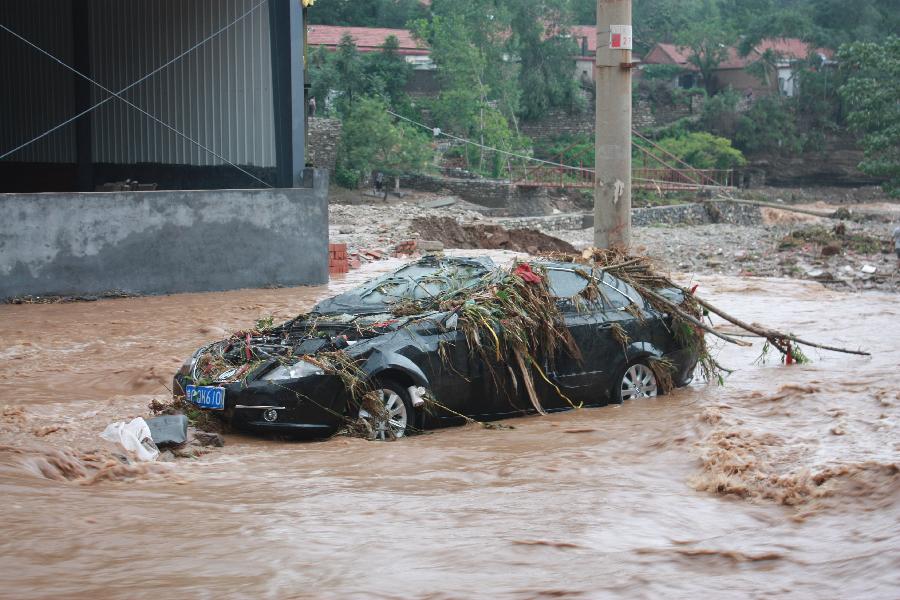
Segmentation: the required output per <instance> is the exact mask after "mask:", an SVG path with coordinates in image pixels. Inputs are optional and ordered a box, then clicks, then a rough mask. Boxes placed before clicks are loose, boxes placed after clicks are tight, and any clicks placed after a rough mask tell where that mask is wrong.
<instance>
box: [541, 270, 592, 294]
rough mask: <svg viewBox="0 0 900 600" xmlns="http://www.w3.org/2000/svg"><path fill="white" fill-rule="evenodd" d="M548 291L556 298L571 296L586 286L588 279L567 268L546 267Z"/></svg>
mask: <svg viewBox="0 0 900 600" xmlns="http://www.w3.org/2000/svg"><path fill="white" fill-rule="evenodd" d="M547 281H548V283H549V287H550V293H551V294H553V295H554V296H556V297H557V298H572V297H573V296H576V295H578V294H580V293H581V292H582V291H583V290H584V288H586V287H587V286H588V283H589V281H588V279H587V277H585V276H584V275H582V274H581V273H578V272H576V271H570V270H568V269H547Z"/></svg>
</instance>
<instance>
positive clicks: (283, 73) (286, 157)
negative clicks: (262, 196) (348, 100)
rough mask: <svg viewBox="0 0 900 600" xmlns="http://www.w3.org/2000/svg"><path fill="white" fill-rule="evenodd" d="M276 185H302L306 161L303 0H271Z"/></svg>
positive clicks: (270, 29) (270, 28)
mask: <svg viewBox="0 0 900 600" xmlns="http://www.w3.org/2000/svg"><path fill="white" fill-rule="evenodd" d="M269 32H270V46H271V49H272V98H273V102H274V113H275V181H274V185H275V187H299V186H301V185H302V183H303V168H304V166H305V164H306V156H305V154H306V153H305V139H306V102H305V100H304V89H303V88H304V86H303V70H304V65H303V38H304V24H303V9H302V7H301V6H300V0H269Z"/></svg>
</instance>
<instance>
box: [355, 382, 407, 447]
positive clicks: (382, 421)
mask: <svg viewBox="0 0 900 600" xmlns="http://www.w3.org/2000/svg"><path fill="white" fill-rule="evenodd" d="M375 393H376V394H378V396H379V397H380V398H381V401H382V404H383V406H384V413H383V415H384V417H386V418H379V417H380V415H379V416H374V415H372V414H371V413H370V412H369V411H367V410H366V409H365V408H360V409H359V418H360V419H365V420H366V421H368V422H369V423H371V424H372V430H373V431H374V433H375V439H376V440H389V439H394V438H401V437H403V436H404V435H406V424H407V422H408V415H407V414H406V404H404V403H403V398H401V397H400V395H399V394H398V393H397V392H395V391H393V390H386V389H381V390H376V391H375Z"/></svg>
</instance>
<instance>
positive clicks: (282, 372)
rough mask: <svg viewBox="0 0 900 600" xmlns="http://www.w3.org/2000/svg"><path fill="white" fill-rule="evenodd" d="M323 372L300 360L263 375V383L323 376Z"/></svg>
mask: <svg viewBox="0 0 900 600" xmlns="http://www.w3.org/2000/svg"><path fill="white" fill-rule="evenodd" d="M324 374H325V371H323V370H322V369H320V368H319V367H317V366H316V365H314V364H312V363H308V362H306V361H305V360H301V361H299V362H296V363H294V364H292V365H279V366H278V367H276V368H275V369H273V370H271V371H269V372H268V373H266V374H265V375H263V377H262V379H263V381H282V380H285V379H300V378H301V377H310V376H311V375H324Z"/></svg>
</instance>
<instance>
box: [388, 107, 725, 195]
mask: <svg viewBox="0 0 900 600" xmlns="http://www.w3.org/2000/svg"><path fill="white" fill-rule="evenodd" d="M387 112H388V114H390V115H393V116H395V117H397V118H398V119H402V120H404V121H407V122H409V123H412V124H413V125H417V126H419V127H422V128H424V129H427V130H429V131H431V132H432V133H434V135H436V136H437V135H442V136H444V137H448V138H451V139H454V140H457V141H460V142H462V143H464V144H471V145H472V146H477V147H479V148H483V149H485V150H490V151H492V152H499V153H500V154H506V155H509V156H514V157H516V158H522V159H525V160H530V161H533V162H536V163H541V164H545V165H550V166H553V167H561V168H563V169H569V170H572V171H591V172H593V169H587V168H585V167H576V166H574V165H566V164H563V163H557V162H553V161H550V160H543V159H541V158H535V157H533V156H526V155H524V154H517V153H515V152H509V151H507V150H501V149H499V148H494V147H492V146H486V145H484V144H480V143H478V142H475V141H472V140H467V139H466V138H462V137H459V136H456V135H453V134H451V133H447V132H445V131H444V130H442V129H440V128H438V127H429V126H428V125H425V124H424V123H419V122H418V121H414V120H413V119H410V118H409V117H404V116H403V115H398V114H397V113H395V112H394V111H392V110H390V109H387ZM633 133H635V134H636V135H638V137H640V138H641V139H646V138H644V137H643V136H642V135H640V134H638V133H637V132H633ZM647 141H649V140H647ZM651 143H652V142H651ZM657 160H658V159H657ZM660 162H662V161H660ZM663 164H665V163H663ZM685 164H686V163H685ZM690 169H691V170H694V169H693V167H690ZM672 170H676V169H672ZM633 179H634V180H635V181H644V182H649V183H660V184H667V183H672V182H667V181H662V180H657V179H644V178H642V177H634V178H633ZM676 183H677V182H676ZM679 185H685V186H690V187H692V188H701V189H708V188H709V189H719V188H722V187H724V186H721V185H716V184H713V185H703V184H700V183H699V182H698V183H688V182H685V183H683V184H679Z"/></svg>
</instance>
